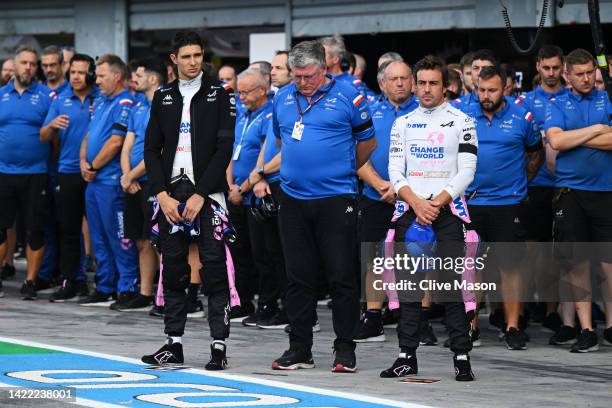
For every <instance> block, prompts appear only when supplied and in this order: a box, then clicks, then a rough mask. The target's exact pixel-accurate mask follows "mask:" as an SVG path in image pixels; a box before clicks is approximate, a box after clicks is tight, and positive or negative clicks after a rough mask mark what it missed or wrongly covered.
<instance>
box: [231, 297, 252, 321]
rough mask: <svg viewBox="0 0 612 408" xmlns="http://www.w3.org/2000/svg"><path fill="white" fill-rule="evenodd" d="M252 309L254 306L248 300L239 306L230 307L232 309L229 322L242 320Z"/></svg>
mask: <svg viewBox="0 0 612 408" xmlns="http://www.w3.org/2000/svg"><path fill="white" fill-rule="evenodd" d="M254 311H255V307H254V306H253V304H252V303H251V302H250V301H246V302H244V304H243V305H241V306H235V307H232V310H231V311H230V322H232V323H238V322H242V320H244V318H245V317H248V316H249V315H250V314H251V313H253V312H254Z"/></svg>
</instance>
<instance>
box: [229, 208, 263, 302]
mask: <svg viewBox="0 0 612 408" xmlns="http://www.w3.org/2000/svg"><path fill="white" fill-rule="evenodd" d="M227 205H228V206H229V216H230V220H231V222H232V226H233V227H234V229H235V230H236V234H237V235H238V239H237V240H236V242H235V243H234V244H232V247H231V248H230V250H231V251H232V257H233V258H234V269H235V271H236V290H237V291H238V294H239V295H240V302H241V304H242V305H243V306H244V304H245V303H246V302H250V301H251V300H252V299H253V295H254V294H255V290H256V289H257V269H256V268H255V263H254V260H253V255H252V251H251V239H250V233H249V220H248V218H249V207H248V206H246V205H242V204H240V205H234V204H232V203H230V202H229V201H228V203H227Z"/></svg>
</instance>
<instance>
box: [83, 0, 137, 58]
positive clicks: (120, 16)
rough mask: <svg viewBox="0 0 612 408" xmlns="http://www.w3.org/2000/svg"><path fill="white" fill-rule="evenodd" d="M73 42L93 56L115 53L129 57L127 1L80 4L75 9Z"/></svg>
mask: <svg viewBox="0 0 612 408" xmlns="http://www.w3.org/2000/svg"><path fill="white" fill-rule="evenodd" d="M74 14H75V16H74V42H75V48H76V49H77V51H78V52H83V53H86V54H89V55H91V56H92V57H94V58H95V57H96V56H101V55H103V54H107V53H113V54H117V55H118V56H120V57H121V58H122V59H123V60H124V61H125V60H126V58H127V57H128V55H127V54H128V33H129V27H128V10H127V0H91V1H78V2H76V3H75V6H74Z"/></svg>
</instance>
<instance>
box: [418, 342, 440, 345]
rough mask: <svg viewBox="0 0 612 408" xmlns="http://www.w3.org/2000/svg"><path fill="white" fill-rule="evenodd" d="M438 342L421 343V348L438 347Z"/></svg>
mask: <svg viewBox="0 0 612 408" xmlns="http://www.w3.org/2000/svg"><path fill="white" fill-rule="evenodd" d="M437 345H438V342H437V341H436V342H424V341H419V346H437Z"/></svg>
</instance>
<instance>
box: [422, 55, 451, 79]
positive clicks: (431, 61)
mask: <svg viewBox="0 0 612 408" xmlns="http://www.w3.org/2000/svg"><path fill="white" fill-rule="evenodd" d="M424 70H436V71H440V73H441V74H442V84H443V85H444V86H445V87H446V86H448V68H447V67H446V62H444V60H443V59H442V58H440V57H437V56H435V55H426V56H425V57H423V58H422V59H421V60H420V61H419V62H417V63H416V64H414V76H415V77H416V76H417V74H418V73H419V71H424Z"/></svg>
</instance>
